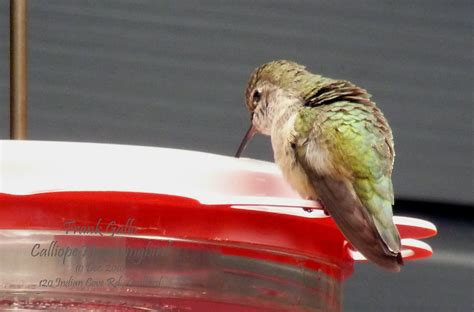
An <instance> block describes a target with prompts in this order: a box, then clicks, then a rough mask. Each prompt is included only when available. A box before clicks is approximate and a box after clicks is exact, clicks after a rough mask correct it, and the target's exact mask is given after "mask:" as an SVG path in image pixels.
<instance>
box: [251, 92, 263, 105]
mask: <svg viewBox="0 0 474 312" xmlns="http://www.w3.org/2000/svg"><path fill="white" fill-rule="evenodd" d="M261 97H262V94H261V93H260V91H258V90H255V91H254V92H253V102H254V103H258V102H259V101H260V98H261Z"/></svg>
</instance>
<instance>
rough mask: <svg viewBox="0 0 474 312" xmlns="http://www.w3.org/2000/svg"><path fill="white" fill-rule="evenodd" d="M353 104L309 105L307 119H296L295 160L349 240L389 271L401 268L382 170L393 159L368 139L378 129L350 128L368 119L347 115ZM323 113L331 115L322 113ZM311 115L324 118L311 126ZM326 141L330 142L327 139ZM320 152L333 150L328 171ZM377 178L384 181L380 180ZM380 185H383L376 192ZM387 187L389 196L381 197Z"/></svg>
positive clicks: (398, 244) (397, 243) (398, 242)
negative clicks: (358, 130)
mask: <svg viewBox="0 0 474 312" xmlns="http://www.w3.org/2000/svg"><path fill="white" fill-rule="evenodd" d="M349 104H350V103H347V102H346V103H337V104H336V105H334V104H333V105H330V106H331V107H329V106H328V107H324V108H323V109H321V108H309V107H308V108H305V109H304V111H305V112H302V113H301V118H306V120H305V121H298V120H296V122H295V125H296V131H297V136H299V139H298V140H297V144H296V146H295V148H296V159H297V161H298V162H299V164H300V165H301V166H302V167H303V168H304V170H305V172H306V174H307V176H308V178H309V179H310V181H311V183H312V184H313V186H314V188H315V189H316V193H317V194H318V195H319V197H320V199H321V200H322V202H323V204H324V205H325V207H326V209H327V210H328V211H329V212H330V213H331V216H332V217H333V219H334V221H335V222H336V224H337V225H338V226H339V228H340V229H341V231H342V233H343V234H344V235H345V237H346V238H347V239H348V241H349V242H351V244H352V245H353V246H354V247H355V248H356V249H357V250H359V251H360V252H361V253H362V254H363V255H364V256H365V257H366V258H367V259H369V260H371V261H373V262H375V263H377V264H379V265H380V266H382V267H385V268H387V269H389V270H392V271H399V270H400V256H399V251H400V239H399V236H398V231H397V230H396V228H395V226H394V225H393V221H392V219H391V200H392V199H393V191H391V182H390V183H385V182H386V179H385V180H384V179H383V178H384V174H383V172H382V173H381V172H380V170H382V171H383V170H384V165H386V166H389V167H390V166H391V163H390V161H391V159H383V157H382V158H380V155H377V153H379V151H377V150H374V149H373V147H372V146H371V143H370V142H366V141H367V140H368V141H372V140H373V139H374V137H373V134H366V133H363V134H361V135H359V136H358V135H357V134H355V133H353V132H352V131H349V130H351V129H350V128H351V127H352V126H354V124H356V123H358V122H360V123H361V124H364V122H365V121H364V119H363V118H358V119H357V118H347V117H348V116H345V115H344V114H345V113H346V112H352V111H351V107H347V105H349ZM349 106H350V105H349ZM338 109H339V110H340V113H341V114H343V115H344V116H336V117H337V118H335V115H334V113H337V110H338ZM315 110H318V111H317V112H316V111H315ZM333 110H335V111H333ZM322 114H327V116H325V117H322V118H321V115H322ZM312 115H314V116H315V117H314V118H315V121H316V119H319V120H318V121H317V123H318V124H317V126H314V127H308V126H307V125H308V120H310V119H311V118H312V117H311V116H312ZM355 117H357V116H355ZM374 118H375V117H374ZM322 120H326V121H322ZM298 123H299V124H300V125H303V124H305V125H306V127H305V129H303V127H302V126H301V127H300V128H298ZM305 130H308V131H305ZM315 131H322V132H324V136H325V138H324V139H321V138H320V136H321V133H319V134H316V133H315ZM346 131H348V132H346ZM316 136H318V138H317V137H316ZM323 141H324V142H325V144H322V142H323ZM324 149H326V150H324ZM321 154H327V155H329V156H328V157H326V158H329V160H326V161H327V162H330V163H328V164H326V165H324V166H325V167H327V170H322V164H321V163H320V162H321V159H323V158H322V157H321ZM386 162H389V163H388V164H385V163H386ZM387 168H388V167H387ZM388 179H389V177H388ZM366 181H369V191H370V192H369V193H366V192H364V190H363V186H364V183H365V182H366ZM373 181H382V182H383V183H382V182H381V184H380V185H379V184H377V183H378V182H377V183H375V184H374V183H372V182H373ZM359 182H360V183H359ZM384 183H385V184H386V185H384ZM378 188H379V189H381V190H380V191H379V192H376V190H377V189H378ZM384 192H385V196H382V197H381V196H379V193H382V194H383V193H384ZM373 198H375V199H380V198H381V199H380V200H375V199H373ZM386 204H387V205H389V206H387V205H386ZM385 206H387V207H385ZM387 209H388V210H389V211H388V210H387Z"/></svg>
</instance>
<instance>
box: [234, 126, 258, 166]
mask: <svg viewBox="0 0 474 312" xmlns="http://www.w3.org/2000/svg"><path fill="white" fill-rule="evenodd" d="M255 133H257V130H256V129H255V127H254V126H253V124H250V127H249V129H248V130H247V133H246V134H245V136H244V138H243V139H242V142H241V143H240V145H239V149H238V150H237V153H235V157H237V158H239V157H240V154H242V152H243V151H244V149H245V147H246V146H247V143H248V142H249V141H250V140H251V139H252V138H253V136H254V135H255Z"/></svg>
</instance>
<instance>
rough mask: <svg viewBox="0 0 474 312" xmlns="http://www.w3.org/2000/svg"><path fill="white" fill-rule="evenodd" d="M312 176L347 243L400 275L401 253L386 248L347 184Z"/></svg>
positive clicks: (331, 178) (352, 189) (339, 180)
mask: <svg viewBox="0 0 474 312" xmlns="http://www.w3.org/2000/svg"><path fill="white" fill-rule="evenodd" d="M312 173H313V174H311V179H310V180H312V182H313V184H314V187H315V188H316V190H317V193H318V195H319V196H320V199H321V200H322V201H323V203H324V206H325V207H326V209H327V210H328V211H329V212H330V214H331V216H332V218H333V219H334V221H335V222H336V224H337V225H338V227H339V229H340V230H341V231H342V233H343V234H344V236H345V237H346V238H347V240H348V241H349V242H350V243H351V244H352V245H353V246H354V247H355V248H356V249H357V250H358V251H360V252H361V253H362V254H363V255H364V256H365V257H366V258H367V259H368V260H370V261H372V262H374V263H376V264H378V265H379V266H381V267H383V268H385V269H387V270H389V271H393V272H399V271H400V265H401V262H402V261H400V260H401V255H399V254H400V253H399V252H393V251H391V250H390V249H389V248H388V247H387V245H386V244H385V242H384V240H383V239H382V237H381V236H380V234H379V233H378V231H377V228H376V226H375V224H374V221H373V219H372V217H371V216H370V215H369V213H368V212H367V210H366V208H365V207H364V206H363V205H362V203H361V201H360V200H359V198H358V197H357V195H356V194H355V191H354V188H353V187H352V184H351V183H350V181H349V180H347V179H346V180H341V179H335V178H333V177H331V176H319V175H317V174H315V173H314V171H313V172H312Z"/></svg>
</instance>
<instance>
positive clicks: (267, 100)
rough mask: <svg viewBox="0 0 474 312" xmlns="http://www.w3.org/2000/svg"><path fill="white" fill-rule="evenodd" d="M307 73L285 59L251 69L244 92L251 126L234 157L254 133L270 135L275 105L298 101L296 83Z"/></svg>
mask: <svg viewBox="0 0 474 312" xmlns="http://www.w3.org/2000/svg"><path fill="white" fill-rule="evenodd" d="M307 74H310V73H309V72H308V71H306V69H305V67H304V66H301V65H299V64H297V63H295V62H291V61H285V60H280V61H273V62H269V63H266V64H263V65H261V66H260V67H258V68H257V69H255V70H254V72H253V73H252V75H251V76H250V79H249V81H248V83H247V88H246V91H245V103H246V105H247V108H248V110H249V112H250V122H251V125H250V128H249V130H248V131H247V134H246V136H245V137H244V140H243V141H242V143H241V145H240V147H239V151H238V152H237V157H238V156H239V155H240V153H241V152H242V150H243V148H244V147H245V145H246V143H247V141H248V140H250V139H251V138H252V137H253V135H254V134H255V133H257V132H260V133H262V134H265V135H270V133H271V127H272V123H273V117H274V113H275V111H276V108H277V106H279V105H286V103H287V101H288V100H289V101H291V100H293V101H294V99H297V98H299V96H300V92H298V91H299V90H298V86H299V82H300V81H301V79H303V78H304V77H305V75H307Z"/></svg>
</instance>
